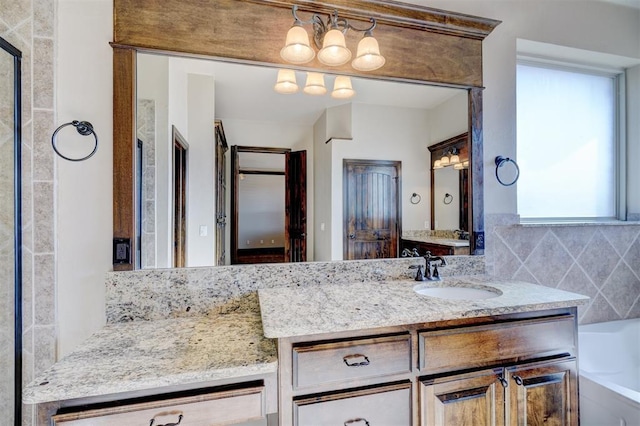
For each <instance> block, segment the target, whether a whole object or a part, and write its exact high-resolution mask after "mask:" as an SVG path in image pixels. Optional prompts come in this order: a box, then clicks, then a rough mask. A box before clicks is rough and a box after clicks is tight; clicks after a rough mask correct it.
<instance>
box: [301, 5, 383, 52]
mask: <svg viewBox="0 0 640 426" xmlns="http://www.w3.org/2000/svg"><path fill="white" fill-rule="evenodd" d="M291 13H292V14H293V19H294V25H300V26H302V25H308V24H311V25H313V41H314V43H315V45H316V47H318V49H320V48H322V40H323V39H324V35H325V34H326V33H327V32H328V31H329V30H332V29H337V30H339V31H341V32H342V33H343V34H346V33H347V31H348V30H353V31H357V32H360V33H364V36H365V37H371V35H372V32H373V30H374V29H375V27H376V25H377V22H376V20H375V18H370V19H369V22H371V25H370V26H369V27H367V28H358V27H355V26H353V25H352V24H350V23H349V21H348V20H347V19H346V18H341V17H339V16H338V11H337V10H335V9H334V11H333V12H332V13H331V14H330V15H329V16H328V18H327V21H326V23H325V22H324V21H323V20H322V18H321V17H320V15H318V14H317V13H314V14H313V15H311V19H309V20H307V21H305V20H303V19H300V17H299V16H298V5H296V4H294V5H293V6H292V8H291Z"/></svg>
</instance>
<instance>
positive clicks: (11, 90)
mask: <svg viewBox="0 0 640 426" xmlns="http://www.w3.org/2000/svg"><path fill="white" fill-rule="evenodd" d="M0 48H1V49H0V342H2V344H0V413H2V421H1V422H0V423H2V424H6V425H11V424H13V425H19V424H20V423H21V412H22V408H21V397H20V393H21V389H22V383H21V382H22V374H21V370H22V362H21V357H22V318H21V315H22V309H21V308H22V305H21V299H22V297H21V290H20V289H21V281H22V280H21V244H22V242H21V225H20V197H21V194H20V109H21V108H20V58H21V54H20V51H18V50H17V49H16V48H14V47H13V46H12V45H11V44H9V43H8V42H7V41H6V40H4V39H3V38H1V37H0Z"/></svg>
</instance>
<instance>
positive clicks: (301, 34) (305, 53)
mask: <svg viewBox="0 0 640 426" xmlns="http://www.w3.org/2000/svg"><path fill="white" fill-rule="evenodd" d="M315 55H316V53H315V52H314V51H313V49H312V48H311V46H310V44H309V34H307V31H306V30H305V29H304V28H302V27H301V26H299V25H294V26H293V27H291V28H290V29H289V31H288V32H287V39H286V41H285V43H284V47H283V48H282V50H280V56H281V57H282V59H284V60H285V61H287V62H290V63H292V64H304V63H307V62H309V61H310V60H312V59H313V57H314V56H315Z"/></svg>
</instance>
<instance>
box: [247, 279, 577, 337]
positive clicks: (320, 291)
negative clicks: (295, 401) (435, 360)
mask: <svg viewBox="0 0 640 426" xmlns="http://www.w3.org/2000/svg"><path fill="white" fill-rule="evenodd" d="M416 284H426V285H433V286H442V285H453V286H471V287H476V288H483V287H485V288H486V287H487V286H489V287H492V288H494V289H497V290H499V292H501V293H502V294H501V295H500V296H498V297H493V298H489V299H482V300H447V299H439V298H435V297H427V296H420V295H418V294H416V293H415V292H414V291H413V287H414V286H415V285H416ZM258 295H259V298H260V310H261V313H262V322H263V328H264V334H265V336H267V337H269V338H284V337H296V336H305V335H315V334H324V333H333V332H344V331H356V330H361V329H373V328H379V327H392V326H402V325H408V324H419V323H425V322H432V321H444V320H452V319H459V318H473V317H482V316H490V315H501V314H509V313H517V312H530V311H538V310H545V309H555V308H564V307H570V306H578V305H581V304H584V303H587V301H588V300H589V298H588V297H586V296H582V295H579V294H575V293H570V292H567V291H562V290H557V289H554V288H549V287H544V286H540V285H535V284H530V283H526V282H519V281H513V280H498V279H495V278H493V277H489V276H467V277H445V278H443V280H442V281H436V282H433V281H423V282H416V281H410V280H406V281H385V282H363V283H354V284H349V285H324V286H318V287H306V288H302V287H298V288H270V289H260V290H258Z"/></svg>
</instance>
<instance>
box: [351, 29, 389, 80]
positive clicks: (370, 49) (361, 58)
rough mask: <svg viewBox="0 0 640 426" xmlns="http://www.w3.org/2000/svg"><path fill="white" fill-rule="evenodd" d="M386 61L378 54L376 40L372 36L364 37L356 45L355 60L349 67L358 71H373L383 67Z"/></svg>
mask: <svg viewBox="0 0 640 426" xmlns="http://www.w3.org/2000/svg"><path fill="white" fill-rule="evenodd" d="M385 62H386V60H385V59H384V56H382V55H381V54H380V46H379V45H378V40H376V39H375V38H373V37H372V36H364V37H363V38H362V40H360V43H358V51H357V53H356V58H355V59H354V60H353V62H351V66H352V67H353V68H355V69H357V70H358V71H373V70H377V69H378V68H380V67H381V66H383V65H384V63H385Z"/></svg>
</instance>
